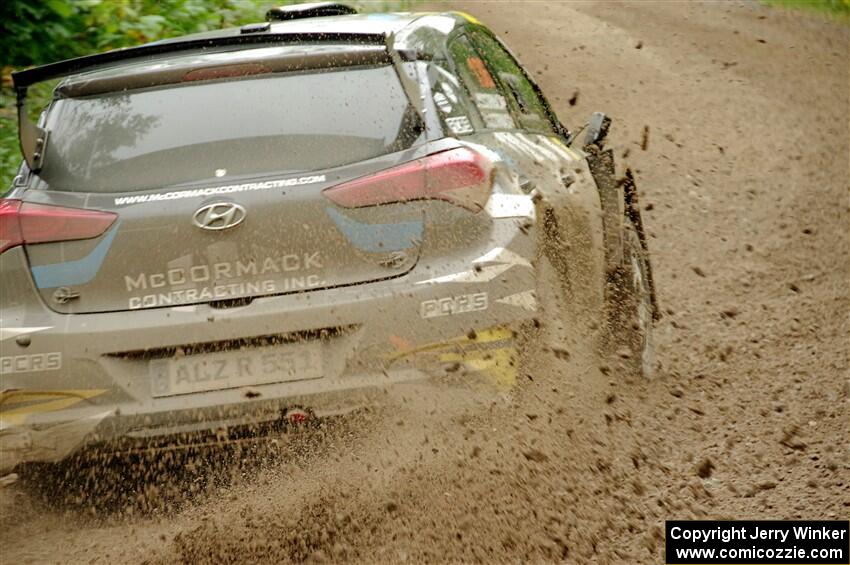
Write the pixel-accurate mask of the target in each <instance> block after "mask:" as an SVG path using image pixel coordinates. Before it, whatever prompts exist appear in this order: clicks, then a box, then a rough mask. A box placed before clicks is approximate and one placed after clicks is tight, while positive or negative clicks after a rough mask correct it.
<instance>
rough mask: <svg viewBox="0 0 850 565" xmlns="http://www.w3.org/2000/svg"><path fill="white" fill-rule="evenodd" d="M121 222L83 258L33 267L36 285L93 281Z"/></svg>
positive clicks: (69, 284) (74, 284)
mask: <svg viewBox="0 0 850 565" xmlns="http://www.w3.org/2000/svg"><path fill="white" fill-rule="evenodd" d="M120 223H121V220H118V221H117V222H115V225H114V226H112V229H111V230H110V231H109V233H107V234H106V236H105V237H104V238H103V240H102V241H101V242H100V243H98V244H97V247H95V248H94V249H93V250H92V252H91V253H89V254H88V255H86V256H85V257H83V258H82V259H77V260H76V261H65V262H63V263H53V264H50V265H40V266H38V267H33V268H32V269H31V270H32V276H33V279H35V286H37V287H38V288H55V287H57V286H76V285H81V284H86V283H87V282H89V281H91V280H92V279H93V278H94V277H95V276H96V275H97V272H98V271H99V270H100V266H101V265H102V264H103V260H104V259H105V258H106V254H107V253H108V252H109V247H110V246H111V245H112V240H113V239H115V234H116V233H118V225H119V224H120Z"/></svg>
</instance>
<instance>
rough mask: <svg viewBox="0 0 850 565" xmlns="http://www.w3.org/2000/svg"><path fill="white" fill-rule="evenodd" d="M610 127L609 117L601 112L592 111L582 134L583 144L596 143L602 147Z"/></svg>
mask: <svg viewBox="0 0 850 565" xmlns="http://www.w3.org/2000/svg"><path fill="white" fill-rule="evenodd" d="M610 127H611V118H609V117H608V116H606V115H605V114H604V113H602V112H594V113H593V115H591V116H590V121H589V122H588V123H587V131H586V132H585V134H584V146H585V147H587V146H589V145H596V146H597V147H602V145H603V144H604V143H605V138H606V137H607V136H608V129H609V128H610Z"/></svg>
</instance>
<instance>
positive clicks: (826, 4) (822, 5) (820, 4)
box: [763, 0, 850, 23]
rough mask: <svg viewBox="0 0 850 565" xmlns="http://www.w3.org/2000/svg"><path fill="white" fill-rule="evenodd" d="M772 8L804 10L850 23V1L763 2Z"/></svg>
mask: <svg viewBox="0 0 850 565" xmlns="http://www.w3.org/2000/svg"><path fill="white" fill-rule="evenodd" d="M763 1H764V2H765V3H766V4H769V5H772V6H781V7H783V8H794V9H796V8H802V9H808V10H815V11H818V12H823V13H826V14H829V15H830V16H832V17H834V18H836V19H838V20H840V21H843V22H844V23H850V0H763Z"/></svg>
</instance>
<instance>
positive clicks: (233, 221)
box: [192, 202, 245, 230]
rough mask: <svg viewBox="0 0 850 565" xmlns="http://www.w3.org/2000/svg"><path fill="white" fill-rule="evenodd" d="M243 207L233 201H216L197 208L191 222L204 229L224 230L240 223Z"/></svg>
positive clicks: (242, 217)
mask: <svg viewBox="0 0 850 565" xmlns="http://www.w3.org/2000/svg"><path fill="white" fill-rule="evenodd" d="M244 219H245V208H243V207H242V206H240V205H239V204H234V203H233V202H217V203H215V204H207V205H206V206H201V207H200V208H198V210H197V212H195V215H194V216H192V223H194V224H195V225H196V226H198V227H199V228H201V229H204V230H226V229H227V228H233V227H236V226H238V225H239V224H241V223H242V220H244Z"/></svg>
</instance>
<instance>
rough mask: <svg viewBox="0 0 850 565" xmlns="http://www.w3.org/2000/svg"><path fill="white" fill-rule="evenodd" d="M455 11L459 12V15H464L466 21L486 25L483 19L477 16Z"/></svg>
mask: <svg viewBox="0 0 850 565" xmlns="http://www.w3.org/2000/svg"><path fill="white" fill-rule="evenodd" d="M453 13H455V14H457V15H458V16H460V17H462V18H463V19H465V20H466V21H468V22H469V23H471V24H475V25H484V24H482V23H481V20H479V19H478V18H476V17H475V16H471V15H469V14H467V13H466V12H460V11H456V12H453Z"/></svg>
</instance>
